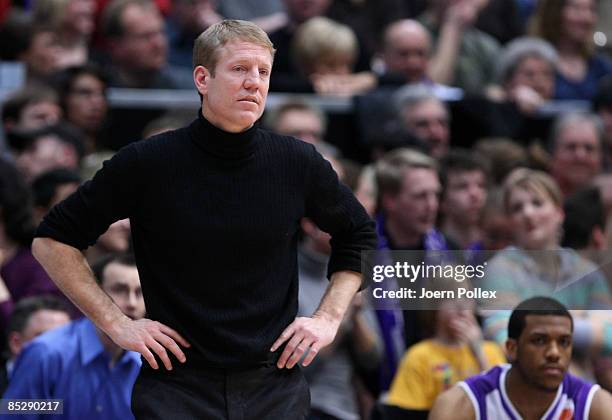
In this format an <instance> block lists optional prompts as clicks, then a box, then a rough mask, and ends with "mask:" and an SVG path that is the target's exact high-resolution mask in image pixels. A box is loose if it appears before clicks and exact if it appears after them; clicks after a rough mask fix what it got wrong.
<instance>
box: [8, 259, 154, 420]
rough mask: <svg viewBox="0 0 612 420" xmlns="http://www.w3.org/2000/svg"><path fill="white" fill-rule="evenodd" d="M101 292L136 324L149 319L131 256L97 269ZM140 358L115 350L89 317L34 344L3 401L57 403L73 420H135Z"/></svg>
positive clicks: (19, 362)
mask: <svg viewBox="0 0 612 420" xmlns="http://www.w3.org/2000/svg"><path fill="white" fill-rule="evenodd" d="M94 274H95V275H96V279H97V280H98V282H99V283H100V287H101V288H102V290H104V291H105V292H106V293H107V294H108V295H109V296H110V297H111V299H112V300H113V302H114V303H115V304H116V305H117V306H118V307H119V309H121V311H122V312H123V313H124V314H125V315H126V316H128V317H130V318H132V319H140V318H142V317H144V315H145V305H144V299H143V298H142V291H141V288H140V279H139V277H138V270H137V269H136V265H135V262H134V259H133V257H131V256H127V255H119V256H112V257H110V258H107V259H105V260H103V261H101V262H99V264H98V265H96V266H95V267H94ZM140 365H141V361H140V355H139V354H138V353H135V352H132V351H125V350H123V349H122V348H120V347H119V346H117V345H116V344H115V343H113V341H112V340H111V339H110V338H109V337H108V336H107V335H106V334H104V333H103V332H102V331H100V330H98V329H97V328H96V327H95V325H94V324H93V323H92V322H91V321H90V320H89V319H87V318H83V319H81V320H79V321H75V322H72V323H70V324H68V325H65V326H63V327H61V328H57V329H55V330H53V331H49V332H47V333H46V334H43V335H41V336H39V337H38V338H36V339H35V340H33V341H32V342H31V343H30V344H29V345H28V346H27V347H26V348H25V349H23V351H22V352H21V354H20V355H19V357H18V358H17V361H16V362H15V368H14V370H13V376H12V378H11V381H10V383H9V386H8V389H7V390H6V392H5V393H4V396H3V398H12V399H16V398H26V399H27V398H57V399H62V400H63V403H64V405H63V410H64V416H65V417H66V418H69V419H133V418H134V416H133V414H132V411H131V409H130V403H131V394H132V387H133V386H134V382H135V381H136V377H137V376H138V372H139V371H140Z"/></svg>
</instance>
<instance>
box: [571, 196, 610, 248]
mask: <svg viewBox="0 0 612 420" xmlns="http://www.w3.org/2000/svg"><path fill="white" fill-rule="evenodd" d="M563 211H564V213H565V219H564V221H563V240H562V242H561V245H562V246H564V247H567V248H573V249H575V250H576V251H579V252H585V251H586V255H585V257H587V258H589V257H593V255H589V252H588V251H603V250H605V249H606V234H605V232H606V214H605V209H604V206H603V201H602V197H601V191H600V190H599V188H598V187H596V186H588V187H586V188H583V189H581V190H578V191H576V192H575V193H573V194H572V195H570V196H569V197H568V198H567V199H566V200H565V203H564V205H563ZM589 259H591V258H589Z"/></svg>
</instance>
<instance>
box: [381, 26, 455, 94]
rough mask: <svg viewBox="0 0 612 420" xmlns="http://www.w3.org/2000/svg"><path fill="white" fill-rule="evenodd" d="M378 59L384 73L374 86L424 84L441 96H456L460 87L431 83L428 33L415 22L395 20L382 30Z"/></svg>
mask: <svg viewBox="0 0 612 420" xmlns="http://www.w3.org/2000/svg"><path fill="white" fill-rule="evenodd" d="M382 59H383V64H384V69H385V72H384V73H383V74H381V75H379V76H378V80H377V84H378V86H381V87H384V86H401V85H404V84H415V83H416V84H424V85H427V87H429V88H430V89H431V90H432V91H433V92H434V93H435V94H436V96H438V97H439V98H441V99H457V98H459V97H461V95H462V94H463V92H462V91H461V89H457V88H451V87H449V86H445V85H441V84H437V83H434V82H433V81H432V80H431V78H430V77H429V75H428V73H427V72H428V67H429V64H430V59H431V36H430V35H429V32H428V31H427V29H426V28H425V27H424V26H423V25H422V24H421V23H420V22H418V21H416V20H412V19H402V20H398V21H395V22H393V23H391V24H389V26H387V28H386V29H385V32H384V38H383V46H382Z"/></svg>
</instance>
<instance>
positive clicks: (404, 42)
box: [383, 23, 429, 83]
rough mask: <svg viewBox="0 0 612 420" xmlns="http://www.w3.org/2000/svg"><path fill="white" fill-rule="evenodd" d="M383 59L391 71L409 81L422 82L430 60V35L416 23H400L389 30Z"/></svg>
mask: <svg viewBox="0 0 612 420" xmlns="http://www.w3.org/2000/svg"><path fill="white" fill-rule="evenodd" d="M383 59H384V61H385V65H386V67H387V70H388V71H389V72H393V73H399V74H402V75H404V76H405V77H406V82H408V83H418V82H421V81H423V79H424V78H425V77H426V71H427V63H428V61H429V36H428V35H427V33H426V32H425V31H424V30H422V29H420V28H418V27H417V26H416V24H410V23H409V24H402V23H399V24H397V25H396V26H393V27H391V28H389V31H388V32H387V36H386V38H385V47H384V52H383Z"/></svg>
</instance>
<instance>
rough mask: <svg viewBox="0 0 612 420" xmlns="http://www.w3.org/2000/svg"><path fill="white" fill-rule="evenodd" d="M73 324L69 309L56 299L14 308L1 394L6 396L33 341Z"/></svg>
mask: <svg viewBox="0 0 612 420" xmlns="http://www.w3.org/2000/svg"><path fill="white" fill-rule="evenodd" d="M69 322H70V315H69V313H68V309H67V308H66V305H64V303H63V302H62V301H61V300H59V299H58V298H56V297H55V296H45V295H41V296H33V297H28V298H25V299H22V300H20V301H19V302H18V303H17V304H16V305H15V307H14V309H13V312H12V313H11V317H10V319H9V321H8V327H7V329H6V337H7V349H6V350H7V351H6V354H5V357H4V358H3V360H2V364H1V365H0V394H4V391H5V390H6V387H7V385H8V383H9V381H10V378H11V376H12V373H13V367H14V366H15V359H16V358H17V356H19V354H20V353H21V350H23V348H24V347H25V346H26V344H28V343H29V342H30V341H32V340H33V339H35V338H36V337H38V336H39V335H41V334H42V333H44V332H46V331H49V330H51V329H53V328H57V327H60V326H62V325H64V324H67V323H69Z"/></svg>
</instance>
